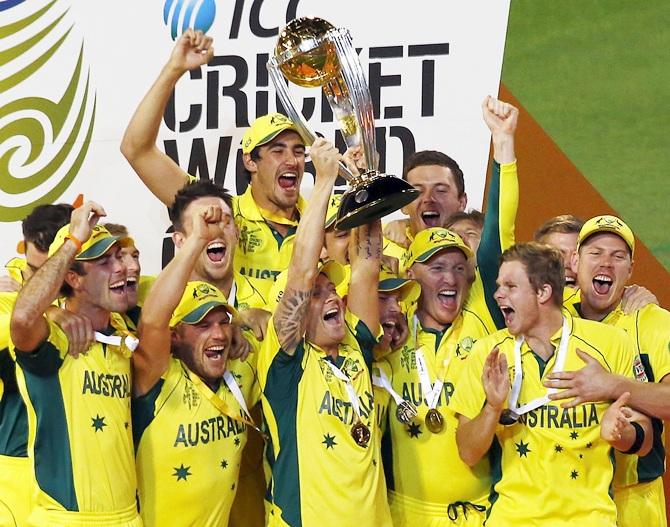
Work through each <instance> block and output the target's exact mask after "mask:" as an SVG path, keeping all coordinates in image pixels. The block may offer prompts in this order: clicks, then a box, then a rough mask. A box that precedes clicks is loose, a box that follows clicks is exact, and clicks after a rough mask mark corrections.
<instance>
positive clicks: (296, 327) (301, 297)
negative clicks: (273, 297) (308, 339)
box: [274, 288, 311, 355]
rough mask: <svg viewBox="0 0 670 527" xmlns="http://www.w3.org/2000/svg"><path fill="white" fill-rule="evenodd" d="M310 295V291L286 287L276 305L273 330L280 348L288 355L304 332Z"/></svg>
mask: <svg viewBox="0 0 670 527" xmlns="http://www.w3.org/2000/svg"><path fill="white" fill-rule="evenodd" d="M310 296H311V291H296V290H295V289H290V288H287V289H286V291H284V294H283V296H282V299H281V301H280V302H279V306H277V311H276V312H275V318H274V325H275V331H276V332H277V337H278V338H279V343H280V344H281V347H282V349H283V350H284V351H285V352H286V353H288V354H289V355H293V353H294V352H295V349H296V347H297V346H298V344H299V343H300V341H301V340H302V337H303V335H304V334H305V327H306V325H307V309H308V307H309V299H310Z"/></svg>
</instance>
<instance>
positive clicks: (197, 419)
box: [132, 204, 260, 527]
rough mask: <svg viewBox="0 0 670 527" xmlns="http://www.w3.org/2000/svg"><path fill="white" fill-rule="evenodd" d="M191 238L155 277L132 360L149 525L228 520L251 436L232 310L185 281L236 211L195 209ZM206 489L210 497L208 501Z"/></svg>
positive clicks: (143, 505) (251, 384)
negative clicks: (233, 347) (234, 350)
mask: <svg viewBox="0 0 670 527" xmlns="http://www.w3.org/2000/svg"><path fill="white" fill-rule="evenodd" d="M191 222H192V223H191V225H189V229H188V230H189V235H188V236H186V238H185V239H184V240H183V243H182V245H181V248H180V250H179V251H178V252H177V254H176V255H175V257H174V259H173V260H172V261H171V262H170V263H169V264H168V266H167V267H166V268H165V269H164V270H163V271H162V272H161V274H160V275H159V276H158V277H157V279H156V283H155V284H154V287H153V288H152V291H151V293H150V294H149V296H148V298H147V299H146V302H145V304H144V307H143V310H142V319H141V326H140V344H139V348H138V349H137V351H136V352H135V356H134V358H133V397H134V398H133V403H132V411H133V435H134V438H135V445H136V450H137V475H138V497H139V505H140V512H141V514H142V519H143V520H144V525H145V526H163V525H199V526H203V527H208V526H212V527H214V526H225V525H228V516H229V513H230V508H231V505H232V503H233V499H234V497H235V492H236V489H237V475H238V472H239V467H240V460H241V456H242V449H243V448H244V444H245V443H246V439H247V433H246V424H245V423H248V422H249V414H248V410H247V408H248V407H252V406H253V405H254V404H255V403H256V402H257V401H258V399H259V397H260V393H259V392H258V390H257V384H256V379H255V368H254V366H253V364H251V363H249V362H244V363H242V362H240V361H231V360H230V356H229V355H230V351H231V344H232V338H233V331H232V324H231V317H232V316H233V315H235V314H236V311H235V310H234V309H233V308H232V307H231V306H229V305H228V303H227V302H226V298H225V296H224V295H223V294H222V293H221V291H219V290H218V289H217V288H216V287H214V286H212V285H210V284H208V283H206V282H197V281H196V282H188V283H187V281H188V279H189V276H190V275H191V272H192V271H191V270H192V268H193V266H194V265H195V264H196V263H197V261H198V259H199V258H200V257H201V255H202V253H203V251H204V250H205V249H206V247H207V246H208V245H211V243H212V240H216V239H219V238H221V237H225V231H226V229H228V228H229V225H228V224H232V223H233V219H232V217H231V216H230V214H229V213H228V214H226V213H225V212H224V210H223V209H222V208H221V207H220V206H218V205H215V204H210V205H203V206H201V207H199V208H195V209H194V210H192V211H191ZM203 496H208V498H207V499H203Z"/></svg>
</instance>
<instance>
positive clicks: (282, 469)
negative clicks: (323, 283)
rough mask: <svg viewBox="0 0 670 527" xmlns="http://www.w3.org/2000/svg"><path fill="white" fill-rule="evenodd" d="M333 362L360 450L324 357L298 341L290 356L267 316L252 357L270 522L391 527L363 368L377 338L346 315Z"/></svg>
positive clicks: (366, 372) (367, 373)
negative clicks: (362, 442) (263, 429)
mask: <svg viewBox="0 0 670 527" xmlns="http://www.w3.org/2000/svg"><path fill="white" fill-rule="evenodd" d="M346 323H347V331H346V336H345V338H344V340H343V341H342V343H341V344H340V348H339V355H338V357H337V359H336V360H335V361H334V363H335V365H336V366H338V367H339V368H340V370H341V371H342V372H344V373H345V374H346V375H347V376H348V377H349V379H351V382H352V384H353V388H354V390H355V392H356V395H357V397H358V400H359V403H360V411H361V420H362V422H363V423H364V424H365V425H366V426H367V427H368V428H369V430H370V433H371V438H370V441H369V443H368V444H367V446H366V447H362V446H359V445H358V444H356V443H355V442H354V439H353V438H352V436H351V428H352V426H353V424H354V423H355V422H356V416H355V413H354V411H353V408H352V405H351V402H350V400H349V396H348V395H347V391H346V389H345V383H344V382H343V381H341V380H339V379H338V378H337V377H335V376H334V374H333V372H332V371H331V369H330V367H329V366H328V365H327V364H326V361H328V360H330V359H329V358H328V357H327V356H326V354H325V353H324V352H323V351H322V350H320V349H319V348H317V347H316V346H314V345H313V344H310V343H309V342H305V341H303V342H302V343H301V344H300V345H299V346H298V348H297V349H296V351H295V355H293V356H291V355H288V354H286V353H284V352H283V351H282V349H281V345H280V344H279V340H278V337H277V334H276V332H275V329H274V322H273V320H272V319H271V320H270V322H269V324H268V332H267V335H266V336H265V340H264V341H263V343H262V346H261V351H260V354H259V357H258V378H259V381H260V384H261V388H262V390H263V398H262V403H263V412H264V415H265V420H266V423H267V425H268V431H269V433H270V436H271V438H272V443H271V445H269V446H268V452H267V457H268V459H269V460H270V465H271V468H272V481H271V488H270V493H271V497H272V501H273V503H272V507H271V511H270V515H269V525H270V526H280V525H281V526H286V525H288V526H291V527H296V526H303V527H312V526H314V527H317V526H318V527H329V526H332V527H340V526H343V525H361V526H362V525H369V526H373V525H374V526H375V527H386V526H390V525H391V519H390V515H389V508H388V503H387V500H386V485H385V483H384V475H383V473H382V464H381V459H380V441H379V430H378V428H377V427H376V426H375V423H376V415H375V414H376V409H375V407H374V400H373V392H372V381H371V377H370V367H371V365H372V349H373V347H374V345H375V344H376V342H377V338H376V336H379V335H380V334H381V328H378V329H377V332H376V336H375V335H373V334H372V333H371V332H370V330H369V329H368V328H367V327H366V326H365V324H363V323H362V322H361V321H360V320H359V319H358V318H356V317H355V316H354V315H353V314H352V313H351V312H349V311H347V314H346Z"/></svg>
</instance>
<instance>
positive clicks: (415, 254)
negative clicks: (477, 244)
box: [405, 227, 472, 269]
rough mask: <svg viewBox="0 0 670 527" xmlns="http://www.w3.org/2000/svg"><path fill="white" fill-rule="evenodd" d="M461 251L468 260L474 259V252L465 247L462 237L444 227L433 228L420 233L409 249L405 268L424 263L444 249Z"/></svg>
mask: <svg viewBox="0 0 670 527" xmlns="http://www.w3.org/2000/svg"><path fill="white" fill-rule="evenodd" d="M451 248H454V249H459V250H460V251H461V252H462V253H463V254H464V255H465V257H466V258H471V257H472V250H471V249H470V247H468V246H467V245H465V243H464V242H463V240H462V239H461V237H460V236H459V235H458V234H456V233H454V232H451V231H450V230H447V229H444V228H442V227H431V228H430V229H425V230H423V231H419V232H418V233H417V234H416V236H415V237H414V240H412V243H411V244H410V246H409V249H407V253H406V255H405V260H406V265H405V268H406V269H409V268H410V267H411V266H412V265H414V263H415V262H419V263H424V262H425V261H427V260H428V259H429V258H431V257H432V256H433V255H434V254H436V253H437V252H439V251H442V250H444V249H451Z"/></svg>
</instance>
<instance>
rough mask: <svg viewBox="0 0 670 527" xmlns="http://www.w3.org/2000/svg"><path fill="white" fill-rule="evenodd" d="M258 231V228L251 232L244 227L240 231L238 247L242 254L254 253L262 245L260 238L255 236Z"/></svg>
mask: <svg viewBox="0 0 670 527" xmlns="http://www.w3.org/2000/svg"><path fill="white" fill-rule="evenodd" d="M258 231H260V228H258V229H253V230H251V229H249V227H247V226H246V225H244V226H243V227H242V228H241V229H240V243H239V245H240V248H241V249H242V250H243V251H244V254H247V253H253V252H255V251H256V249H258V248H259V247H260V246H261V245H262V244H263V240H262V239H261V237H260V236H258V235H256V234H255V233H257V232H258Z"/></svg>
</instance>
